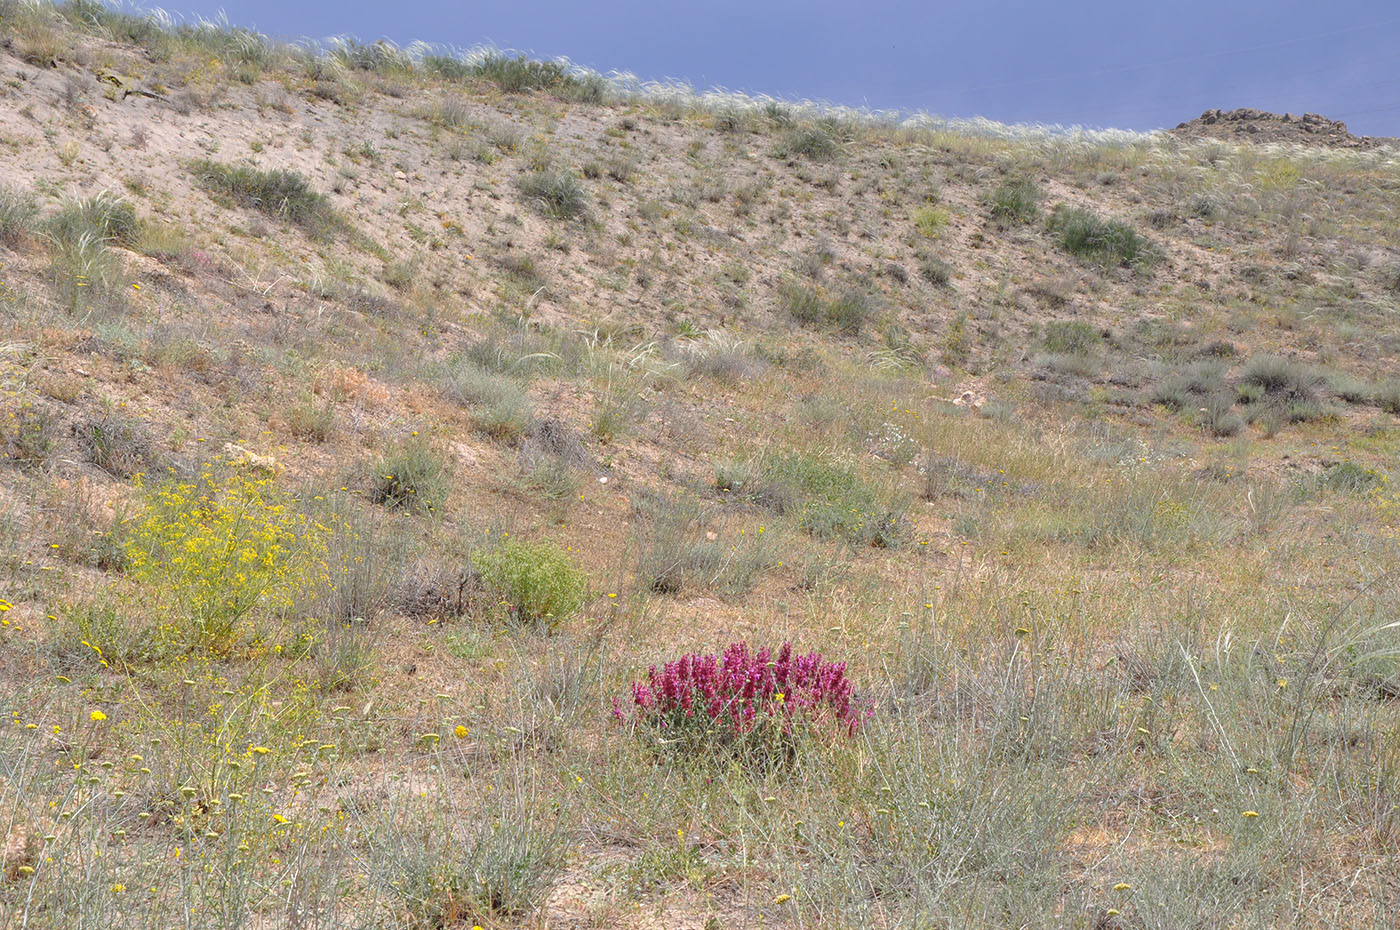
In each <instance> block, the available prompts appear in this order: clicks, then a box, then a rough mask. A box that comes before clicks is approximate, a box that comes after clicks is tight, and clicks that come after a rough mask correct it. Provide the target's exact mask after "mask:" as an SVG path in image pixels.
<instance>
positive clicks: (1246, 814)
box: [1240, 811, 1259, 817]
mask: <svg viewBox="0 0 1400 930" xmlns="http://www.w3.org/2000/svg"><path fill="white" fill-rule="evenodd" d="M1240 816H1241V817H1258V816H1259V812H1258V811H1245V812H1244V813H1243V814H1240Z"/></svg>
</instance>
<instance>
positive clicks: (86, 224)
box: [48, 191, 141, 247]
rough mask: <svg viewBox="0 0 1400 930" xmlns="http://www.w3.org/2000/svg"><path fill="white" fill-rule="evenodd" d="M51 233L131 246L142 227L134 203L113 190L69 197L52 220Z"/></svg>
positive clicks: (63, 238) (62, 237)
mask: <svg viewBox="0 0 1400 930" xmlns="http://www.w3.org/2000/svg"><path fill="white" fill-rule="evenodd" d="M48 226H49V233H50V235H52V236H53V238H54V239H55V240H57V241H58V242H60V243H74V242H78V241H80V240H82V239H84V238H85V237H96V238H98V239H101V240H103V241H106V242H116V243H118V244H120V245H124V246H128V247H130V246H132V245H133V244H135V242H136V238H137V234H138V233H139V232H140V230H141V221H140V220H139V219H138V218H137V216H136V208H135V207H133V206H132V205H131V203H130V202H129V201H127V200H125V199H123V198H121V197H118V196H117V195H116V194H113V193H111V192H110V191H102V192H101V193H99V194H97V195H95V196H92V197H83V198H80V199H78V200H73V201H70V202H69V203H68V204H66V205H65V206H64V207H63V209H62V210H60V211H59V212H58V213H57V214H55V215H54V216H53V218H52V219H50V220H49V224H48Z"/></svg>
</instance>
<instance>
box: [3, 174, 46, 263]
mask: <svg viewBox="0 0 1400 930" xmlns="http://www.w3.org/2000/svg"><path fill="white" fill-rule="evenodd" d="M38 215H39V204H38V202H37V201H36V200H35V199H34V195H33V194H31V193H29V192H28V191H21V190H16V189H15V188H13V187H0V242H3V243H4V244H5V245H6V246H8V247H9V248H12V249H13V248H15V247H16V246H18V245H19V244H20V243H22V242H24V240H25V239H26V238H27V237H28V236H29V233H30V232H31V231H32V230H33V229H34V221H35V218H36V217H38Z"/></svg>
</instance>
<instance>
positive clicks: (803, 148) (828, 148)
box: [773, 126, 841, 161]
mask: <svg viewBox="0 0 1400 930" xmlns="http://www.w3.org/2000/svg"><path fill="white" fill-rule="evenodd" d="M773 154H774V155H776V156H778V157H779V158H805V159H807V160H809V161H835V160H836V158H837V157H838V156H839V155H840V154H841V144H840V142H839V141H838V140H837V138H836V136H835V135H834V134H833V133H831V132H830V131H829V130H827V129H825V128H823V127H821V126H804V127H800V128H796V129H790V130H788V131H787V132H785V133H784V134H783V136H782V138H781V139H779V140H778V145H777V147H776V148H775V149H774V150H773Z"/></svg>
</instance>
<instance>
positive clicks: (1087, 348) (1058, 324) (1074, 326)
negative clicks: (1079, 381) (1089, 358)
mask: <svg viewBox="0 0 1400 930" xmlns="http://www.w3.org/2000/svg"><path fill="white" fill-rule="evenodd" d="M1043 343H1044V346H1045V351H1046V352H1057V353H1067V354H1070V355H1089V354H1091V353H1093V352H1096V351H1098V348H1099V346H1100V345H1101V344H1102V343H1103V333H1102V332H1100V331H1099V330H1098V328H1096V327H1094V326H1091V325H1090V324H1088V323H1085V322H1084V321H1083V320H1056V321H1055V322H1053V323H1047V324H1045V336H1044V339H1043Z"/></svg>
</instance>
